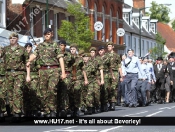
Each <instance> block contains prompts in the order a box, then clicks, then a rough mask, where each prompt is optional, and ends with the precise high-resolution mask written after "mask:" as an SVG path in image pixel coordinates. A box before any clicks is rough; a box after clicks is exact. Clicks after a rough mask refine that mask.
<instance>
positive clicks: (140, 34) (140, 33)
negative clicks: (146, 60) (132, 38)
mask: <svg viewBox="0 0 175 132" xmlns="http://www.w3.org/2000/svg"><path fill="white" fill-rule="evenodd" d="M159 5H165V6H170V5H171V4H159ZM146 8H150V7H143V8H140V9H139V39H140V40H139V42H140V56H141V51H142V49H141V43H142V40H141V38H142V28H141V21H142V20H141V11H142V10H144V9H146Z"/></svg>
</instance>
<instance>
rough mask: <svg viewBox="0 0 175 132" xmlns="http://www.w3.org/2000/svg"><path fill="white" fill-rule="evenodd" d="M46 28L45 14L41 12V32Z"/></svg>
mask: <svg viewBox="0 0 175 132" xmlns="http://www.w3.org/2000/svg"><path fill="white" fill-rule="evenodd" d="M45 28H46V14H45V11H42V29H43V32H44V30H45Z"/></svg>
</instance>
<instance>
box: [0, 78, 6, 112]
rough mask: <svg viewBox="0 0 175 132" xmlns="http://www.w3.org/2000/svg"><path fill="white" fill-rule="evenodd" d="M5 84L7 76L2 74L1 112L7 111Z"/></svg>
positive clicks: (0, 80) (0, 88)
mask: <svg viewBox="0 0 175 132" xmlns="http://www.w3.org/2000/svg"><path fill="white" fill-rule="evenodd" d="M4 84H5V76H0V112H2V111H6V106H5V105H6V103H5V102H6V101H5V98H6V90H5V87H4Z"/></svg>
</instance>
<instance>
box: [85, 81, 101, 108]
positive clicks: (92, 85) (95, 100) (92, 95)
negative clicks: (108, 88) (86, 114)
mask: <svg viewBox="0 0 175 132" xmlns="http://www.w3.org/2000/svg"><path fill="white" fill-rule="evenodd" d="M88 81H89V84H88V86H87V95H86V106H87V107H96V106H100V105H101V102H100V86H99V85H98V83H97V80H96V79H94V78H88Z"/></svg>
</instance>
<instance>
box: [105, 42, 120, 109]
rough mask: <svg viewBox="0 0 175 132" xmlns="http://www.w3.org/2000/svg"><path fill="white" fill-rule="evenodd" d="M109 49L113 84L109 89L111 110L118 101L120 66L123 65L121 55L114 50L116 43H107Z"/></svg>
mask: <svg viewBox="0 0 175 132" xmlns="http://www.w3.org/2000/svg"><path fill="white" fill-rule="evenodd" d="M107 49H108V57H109V58H110V73H111V86H110V89H109V91H108V93H109V98H108V100H109V102H110V110H115V104H116V102H117V100H116V98H117V88H118V80H119V68H120V67H121V59H120V56H119V55H118V54H117V53H115V52H114V50H113V49H114V44H113V42H108V43H107Z"/></svg>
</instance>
